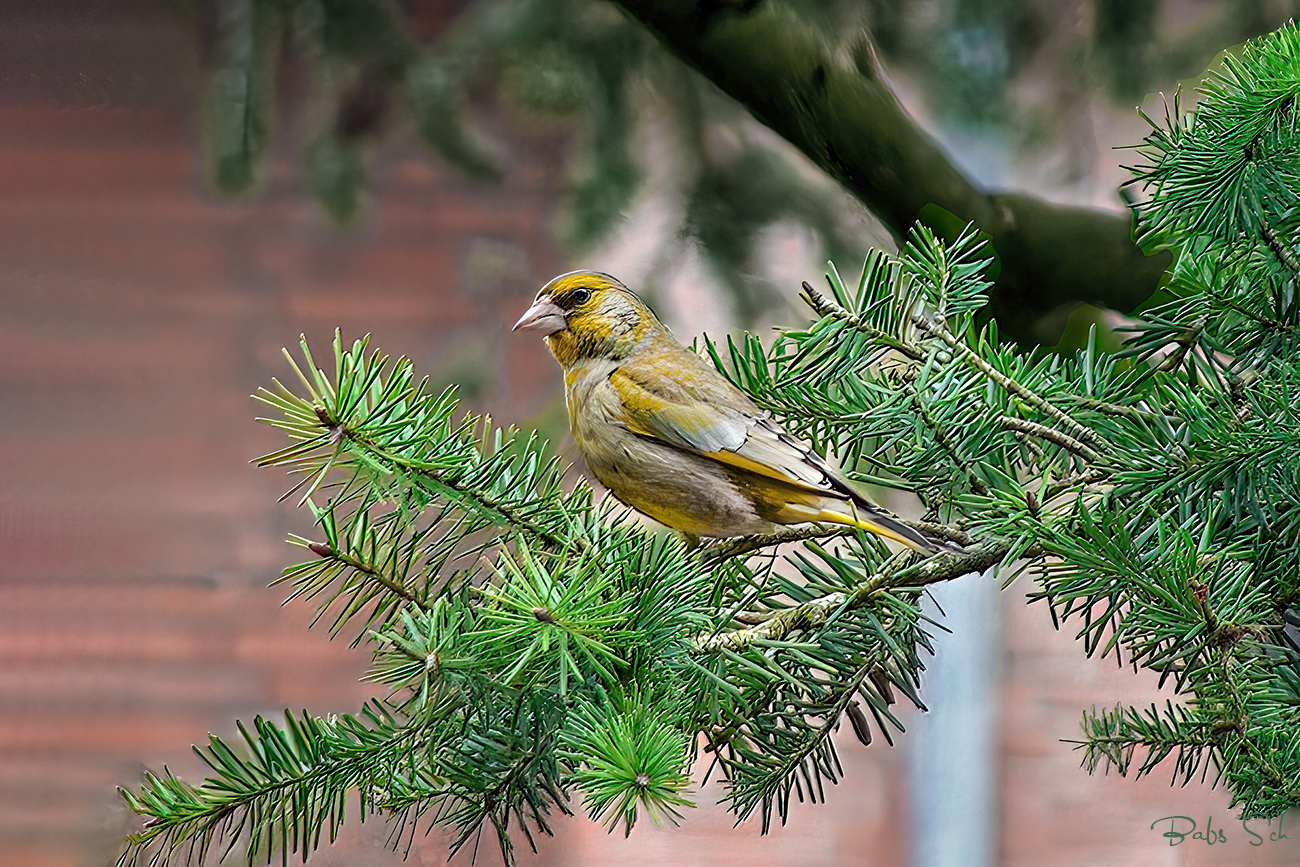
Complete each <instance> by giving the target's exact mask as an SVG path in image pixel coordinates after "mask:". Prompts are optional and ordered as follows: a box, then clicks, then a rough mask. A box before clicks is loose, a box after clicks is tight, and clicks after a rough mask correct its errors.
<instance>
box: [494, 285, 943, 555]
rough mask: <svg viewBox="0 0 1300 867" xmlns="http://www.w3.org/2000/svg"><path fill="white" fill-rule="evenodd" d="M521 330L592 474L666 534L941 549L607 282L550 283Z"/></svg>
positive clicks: (638, 301) (620, 288) (641, 304)
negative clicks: (547, 374) (794, 533)
mask: <svg viewBox="0 0 1300 867" xmlns="http://www.w3.org/2000/svg"><path fill="white" fill-rule="evenodd" d="M514 330H516V331H536V332H538V333H540V334H541V335H542V336H543V337H545V339H546V343H547V345H548V346H549V347H550V350H551V354H552V355H554V356H555V359H556V361H558V362H559V363H560V367H561V368H563V370H564V394H565V401H566V403H567V404H568V410H569V427H570V430H571V431H572V432H573V438H574V440H575V441H576V442H577V445H578V450H579V451H580V452H581V453H582V456H583V459H584V460H585V461H586V464H587V468H588V469H589V470H590V471H591V472H592V474H593V475H595V477H596V478H597V479H599V480H600V483H601V484H603V485H604V486H605V487H606V488H608V489H609V490H610V492H611V493H612V494H613V495H614V496H615V497H617V498H618V499H619V500H621V501H623V502H624V503H626V504H627V505H629V506H631V507H632V508H634V509H636V510H637V511H639V512H642V513H644V514H646V515H649V516H650V517H651V518H653V519H655V520H656V521H658V522H659V523H661V524H664V525H666V526H668V527H671V528H673V529H674V530H678V531H680V532H682V533H685V534H688V535H690V536H697V537H698V536H706V537H726V536H741V535H748V534H751V533H766V532H770V531H771V530H772V529H773V527H774V525H777V524H801V523H807V522H830V523H836V524H845V525H848V526H851V527H859V528H861V529H863V530H866V531H869V532H871V533H876V534H878V535H880V536H884V537H886V538H888V539H893V540H894V541H896V542H900V543H902V544H904V545H906V546H908V547H909V548H912V549H914V550H916V551H919V552H921V553H924V554H932V553H934V552H935V550H936V547H935V546H934V545H933V544H931V543H930V542H929V541H928V540H927V539H926V538H925V537H923V536H922V535H921V534H920V533H918V532H917V531H916V530H913V529H912V528H911V527H908V526H906V525H905V524H902V523H900V522H899V521H897V520H896V519H894V518H892V517H890V516H889V515H888V514H886V513H885V512H884V511H883V510H882V509H881V508H880V507H879V506H876V505H874V504H873V503H871V502H870V501H869V500H867V499H866V498H865V497H864V496H863V495H862V494H860V493H859V492H858V491H856V490H855V489H854V487H853V485H852V483H851V482H849V480H848V479H846V478H845V477H844V475H843V474H841V473H840V472H839V471H838V470H837V469H835V468H834V467H833V466H831V464H830V463H829V462H827V461H826V460H825V459H824V458H822V457H821V456H820V455H818V454H817V452H815V451H814V450H813V449H812V447H811V446H809V445H808V444H807V443H805V442H803V441H801V440H799V439H797V438H796V437H794V436H792V435H791V434H789V433H788V432H787V431H785V430H784V429H783V428H782V427H781V426H780V425H779V424H777V423H776V422H775V421H773V420H772V419H771V418H770V417H769V416H768V414H767V413H765V412H764V411H762V410H761V409H759V408H758V407H757V406H756V405H755V404H754V403H753V401H751V400H750V399H749V397H748V396H747V395H745V394H744V393H743V392H742V391H740V389H738V388H736V387H735V386H734V385H732V384H731V383H730V382H728V381H727V379H726V378H724V377H723V376H722V375H721V374H719V373H718V372H717V371H716V370H715V369H714V368H713V367H712V365H710V364H708V363H707V362H706V361H705V360H704V359H703V358H701V357H700V356H699V355H696V354H695V353H694V352H692V351H691V350H689V349H687V348H686V347H685V346H682V345H681V344H680V343H678V342H677V340H676V339H675V338H674V337H673V336H672V334H671V333H670V332H669V331H668V329H667V328H666V327H664V325H663V324H662V323H661V322H660V321H659V319H658V318H657V317H656V316H655V315H654V313H653V312H651V310H650V308H649V307H647V306H646V305H645V303H644V302H642V301H641V299H640V298H638V297H637V296H636V295H634V294H633V293H632V292H631V291H630V290H628V288H627V287H626V286H624V285H623V284H622V283H620V282H619V281H618V280H616V279H614V278H613V277H611V276H609V275H608V274H601V273H599V272H596V271H574V272H572V273H569V274H562V275H561V276H559V277H556V278H555V279H554V280H552V281H551V282H549V283H547V284H546V285H545V286H544V287H542V290H541V292H539V293H538V295H537V300H536V301H534V302H533V305H532V307H530V308H528V311H527V312H526V313H524V315H523V316H522V317H521V318H520V319H519V321H518V322H517V323H515V328H514Z"/></svg>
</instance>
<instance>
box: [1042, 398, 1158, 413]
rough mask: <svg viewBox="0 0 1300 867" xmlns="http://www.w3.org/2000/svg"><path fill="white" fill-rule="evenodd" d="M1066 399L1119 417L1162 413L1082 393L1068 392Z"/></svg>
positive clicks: (1086, 407) (1085, 407)
mask: <svg viewBox="0 0 1300 867" xmlns="http://www.w3.org/2000/svg"><path fill="white" fill-rule="evenodd" d="M1064 399H1065V400H1068V401H1070V402H1071V403H1076V404H1078V405H1079V406H1081V407H1083V408H1084V409H1095V410H1096V411H1097V412H1099V413H1102V414H1103V415H1113V416H1116V417H1117V418H1157V417H1158V416H1159V415H1160V414H1159V413H1156V412H1152V411H1151V410H1149V409H1140V408H1139V407H1136V406H1121V405H1120V404H1118V403H1108V402H1106V401H1104V400H1097V398H1095V397H1084V396H1083V395H1081V394H1067V395H1065V396H1064Z"/></svg>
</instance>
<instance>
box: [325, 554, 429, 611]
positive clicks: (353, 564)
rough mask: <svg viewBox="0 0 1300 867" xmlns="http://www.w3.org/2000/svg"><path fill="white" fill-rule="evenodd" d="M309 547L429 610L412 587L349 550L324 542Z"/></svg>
mask: <svg viewBox="0 0 1300 867" xmlns="http://www.w3.org/2000/svg"><path fill="white" fill-rule="evenodd" d="M307 548H308V550H310V551H311V552H312V553H313V554H315V555H316V556H317V557H320V558H321V559H323V560H333V561H334V562H336V563H342V564H343V565H344V566H347V567H349V568H351V569H354V570H356V571H357V572H360V573H362V574H364V575H369V576H370V577H371V578H373V579H375V581H377V582H379V583H380V584H382V585H383V586H384V589H386V590H388V592H390V593H392V594H393V595H394V596H399V597H401V598H402V599H405V600H406V601H407V602H410V603H411V604H412V605H414V606H415V607H417V608H420V609H424V610H428V606H427V605H425V604H424V602H422V601H421V600H420V598H419V597H418V596H416V595H415V594H414V593H412V592H411V590H410V588H408V587H407V586H406V585H405V584H402V583H401V582H400V581H398V580H396V579H395V578H392V577H390V576H388V575H385V574H384V573H383V572H380V571H379V570H378V569H376V568H375V567H373V566H371V565H369V564H368V563H365V562H364V561H362V560H360V559H358V558H356V557H353V556H352V555H350V554H348V553H347V552H344V551H335V550H334V549H333V548H331V547H330V546H329V545H327V544H325V543H324V542H312V543H311V544H309V545H308V546H307Z"/></svg>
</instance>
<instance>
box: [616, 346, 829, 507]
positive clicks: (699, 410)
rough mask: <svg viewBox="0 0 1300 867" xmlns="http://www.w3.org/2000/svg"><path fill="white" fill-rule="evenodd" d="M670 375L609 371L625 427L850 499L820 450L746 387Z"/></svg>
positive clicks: (629, 369) (638, 369)
mask: <svg viewBox="0 0 1300 867" xmlns="http://www.w3.org/2000/svg"><path fill="white" fill-rule="evenodd" d="M705 373H707V374H712V376H713V377H716V380H712V379H711V378H708V377H705V376H703V375H701V376H700V379H701V380H703V381H700V382H693V381H692V380H691V379H690V378H682V377H679V378H676V379H670V378H668V377H666V376H664V375H663V374H661V373H658V372H657V371H655V370H653V369H648V368H646V367H630V366H624V367H620V368H619V369H617V370H615V371H614V373H613V374H612V375H611V376H610V383H611V384H612V385H613V386H614V389H615V391H616V392H617V393H618V396H619V400H620V403H621V406H622V408H623V412H624V417H623V419H622V422H623V424H624V426H625V427H626V428H627V429H628V430H630V431H632V432H633V433H636V434H639V435H641V436H646V437H652V438H654V439H658V440H660V441H661V442H665V443H668V444H669V445H672V446H676V447H677V448H680V449H685V450H687V451H692V452H696V453H697V454H700V455H704V456H705V457H709V458H713V459H714V460H716V461H719V462H721V463H724V464H729V465H731V466H734V467H737V468H739V469H743V470H746V471H748V472H751V473H756V474H758V475H761V476H766V477H768V478H771V479H775V480H777V481H780V482H783V483H785V484H787V485H791V486H794V487H797V488H803V489H806V490H809V491H815V492H818V493H823V494H830V495H832V496H839V497H851V496H853V495H852V493H851V492H850V491H849V490H848V488H847V486H846V484H845V483H844V482H843V481H842V480H841V479H839V478H838V476H837V474H836V472H835V470H834V469H833V468H832V467H831V466H830V465H829V464H828V463H827V462H826V461H825V459H823V458H822V457H821V456H820V455H818V454H817V453H816V452H814V451H813V450H812V449H810V448H809V447H808V446H806V445H804V444H803V443H801V442H799V440H797V439H795V438H794V437H792V436H791V435H790V434H788V433H786V432H785V431H783V430H781V428H780V427H779V426H778V425H776V424H775V423H774V422H772V421H771V420H770V419H768V418H765V417H764V416H763V415H762V413H761V411H760V410H759V409H758V408H757V407H755V406H754V405H753V404H752V403H751V402H750V401H749V399H748V398H747V397H745V396H744V395H743V394H742V393H741V392H740V391H739V390H737V389H736V388H735V387H734V386H732V385H731V384H730V383H728V382H727V381H726V380H724V379H722V377H721V376H718V375H717V374H716V373H713V371H707V372H705Z"/></svg>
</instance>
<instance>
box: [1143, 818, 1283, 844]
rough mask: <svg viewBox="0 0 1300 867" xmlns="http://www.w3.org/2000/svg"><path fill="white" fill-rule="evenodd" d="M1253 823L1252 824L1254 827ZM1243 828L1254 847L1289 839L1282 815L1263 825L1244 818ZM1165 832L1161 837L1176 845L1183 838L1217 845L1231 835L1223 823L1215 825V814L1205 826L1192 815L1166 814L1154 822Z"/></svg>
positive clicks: (1224, 841) (1153, 827) (1248, 840)
mask: <svg viewBox="0 0 1300 867" xmlns="http://www.w3.org/2000/svg"><path fill="white" fill-rule="evenodd" d="M1252 824H1253V827H1252ZM1241 828H1242V830H1243V831H1245V832H1246V837H1247V840H1246V842H1248V843H1250V845H1252V846H1263V845H1264V844H1265V843H1276V842H1278V841H1279V840H1288V839H1290V838H1289V837H1288V836H1287V835H1286V834H1284V833H1283V832H1282V817H1281V816H1278V817H1277V818H1276V819H1269V820H1268V821H1267V822H1266V823H1264V824H1263V825H1261V824H1260V820H1258V819H1255V820H1253V822H1252V821H1247V820H1246V819H1242V820H1241ZM1162 829H1163V832H1162V834H1161V836H1163V837H1164V838H1165V839H1167V840H1168V841H1169V845H1170V846H1177V845H1179V844H1180V843H1183V842H1184V841H1187V840H1191V841H1194V842H1198V843H1204V844H1205V845H1207V846H1216V845H1218V844H1219V843H1227V842H1228V840H1229V835H1228V832H1227V830H1225V829H1224V827H1223V826H1222V825H1219V826H1218V827H1216V826H1215V824H1214V817H1213V816H1211V817H1210V818H1208V819H1206V820H1205V825H1204V826H1201V825H1198V824H1197V823H1196V820H1195V819H1193V818H1191V817H1190V816H1165V817H1164V818H1163V819H1156V820H1155V821H1154V822H1152V823H1151V830H1153V831H1159V830H1162Z"/></svg>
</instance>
